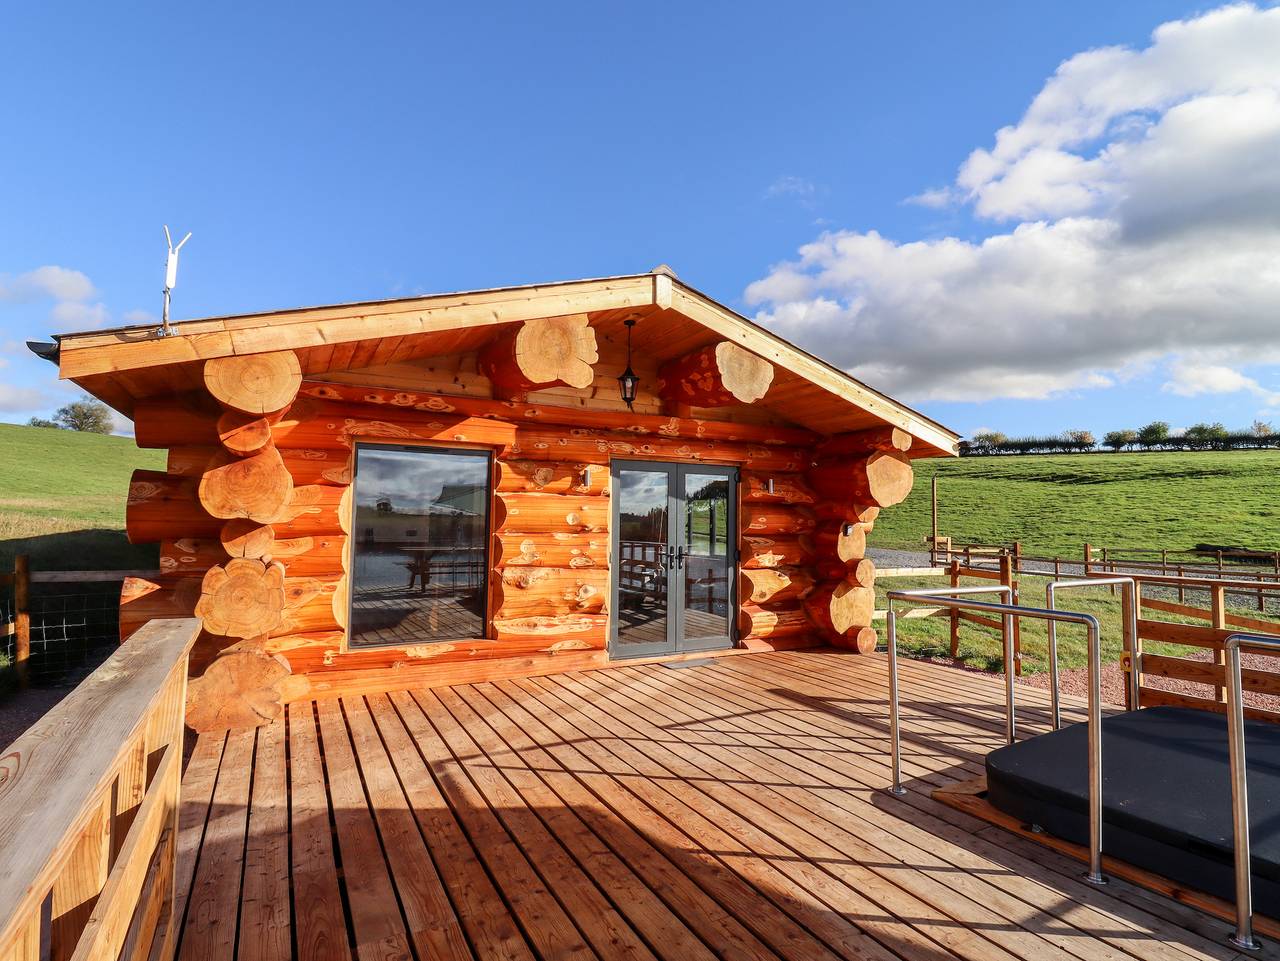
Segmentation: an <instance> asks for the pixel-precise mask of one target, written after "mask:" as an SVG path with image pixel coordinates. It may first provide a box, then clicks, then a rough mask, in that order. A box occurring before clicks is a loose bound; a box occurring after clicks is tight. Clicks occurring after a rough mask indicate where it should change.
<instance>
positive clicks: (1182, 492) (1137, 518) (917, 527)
mask: <svg viewBox="0 0 1280 961" xmlns="http://www.w3.org/2000/svg"><path fill="white" fill-rule="evenodd" d="M915 467H916V483H915V489H914V490H913V491H912V492H911V496H910V497H908V498H907V500H906V501H905V502H903V503H902V504H899V505H898V506H896V507H891V508H889V509H887V510H886V511H884V512H883V513H882V514H881V515H880V519H879V520H877V521H876V525H875V529H874V530H873V532H872V534H871V537H870V544H871V546H872V547H896V548H908V549H915V550H921V549H923V545H924V538H925V537H927V536H928V534H929V527H930V511H929V488H930V482H931V480H932V478H933V477H934V475H935V474H936V475H937V477H938V503H939V525H938V530H939V533H940V534H942V535H944V536H947V535H949V536H950V537H951V538H952V539H953V540H955V541H971V542H975V543H984V544H998V543H1011V542H1013V541H1015V540H1017V541H1021V542H1022V545H1023V551H1024V552H1025V553H1028V554H1040V555H1050V556H1051V555H1054V554H1060V555H1062V556H1063V557H1079V556H1080V552H1081V548H1082V545H1083V544H1084V542H1085V541H1089V542H1090V543H1091V544H1094V545H1096V546H1099V547H1103V546H1105V547H1111V548H1116V547H1124V548H1129V549H1132V548H1138V547H1153V548H1168V549H1170V550H1175V549H1188V548H1191V547H1193V546H1194V545H1195V544H1197V543H1201V542H1209V543H1216V544H1233V545H1240V546H1243V547H1249V548H1255V549H1259V550H1280V451H1276V450H1265V451H1230V452H1217V451H1206V452H1197V453H1187V452H1159V453H1146V454H1061V455H1056V454H1055V455H1043V456H1040V455H1030V456H1021V457H1019V456H1010V457H966V458H950V459H946V460H943V459H938V460H917V461H916V462H915Z"/></svg>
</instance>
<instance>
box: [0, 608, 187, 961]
mask: <svg viewBox="0 0 1280 961" xmlns="http://www.w3.org/2000/svg"><path fill="white" fill-rule="evenodd" d="M199 627H200V623H199V621H197V620H194V619H183V620H160V621H151V622H150V623H149V624H147V625H146V626H144V627H143V628H142V629H141V630H139V631H138V632H137V633H136V634H135V635H134V636H133V637H131V638H130V639H129V641H128V642H127V643H126V644H123V645H121V646H120V648H119V649H118V650H117V651H116V652H115V653H114V654H112V656H111V657H110V658H108V659H107V661H106V662H104V663H103V664H102V666H101V667H99V668H98V669H97V670H96V671H94V672H93V674H91V675H90V676H89V677H88V678H87V679H85V681H84V683H82V684H81V685H80V686H79V687H77V688H76V689H75V690H74V691H72V692H71V693H70V694H69V695H67V697H66V698H65V699H64V700H63V701H62V702H61V703H59V704H58V705H57V706H56V707H54V708H53V710H51V711H50V712H49V713H48V714H46V715H45V716H44V717H43V718H41V719H40V720H39V721H37V722H36V724H35V726H33V727H32V728H31V730H29V731H28V732H27V733H26V734H24V735H22V737H20V738H19V739H18V740H17V741H16V742H15V743H14V744H13V745H12V746H11V747H10V748H9V749H8V750H7V751H6V752H5V753H4V755H3V757H0V959H3V961H38V959H44V958H49V959H52V961H68V959H73V961H90V959H95V961H116V959H123V961H132V959H137V958H156V959H160V961H165V959H168V958H171V957H172V956H173V940H174V934H175V932H174V919H173V893H174V877H175V863H176V853H177V834H178V824H177V818H178V806H179V805H178V801H179V787H180V784H181V775H182V741H183V723H182V722H183V708H184V701H185V697H186V679H187V658H188V655H189V653H190V650H191V645H192V643H193V642H194V641H195V638H196V635H197V634H198V632H199Z"/></svg>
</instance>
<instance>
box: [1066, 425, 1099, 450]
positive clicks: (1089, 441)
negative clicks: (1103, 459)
mask: <svg viewBox="0 0 1280 961" xmlns="http://www.w3.org/2000/svg"><path fill="white" fill-rule="evenodd" d="M1066 438H1067V440H1069V441H1071V446H1072V447H1073V448H1075V449H1076V450H1081V451H1083V450H1092V449H1093V448H1095V447H1097V446H1098V441H1097V439H1096V438H1095V437H1094V436H1093V431H1089V430H1069V431H1067V433H1066Z"/></svg>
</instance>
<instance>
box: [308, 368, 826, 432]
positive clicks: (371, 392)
mask: <svg viewBox="0 0 1280 961" xmlns="http://www.w3.org/2000/svg"><path fill="white" fill-rule="evenodd" d="M299 394H301V395H303V396H306V397H310V398H313V399H316V400H330V401H340V402H343V403H350V404H357V405H361V406H367V407H372V408H377V409H382V410H384V411H386V410H412V411H420V412H428V413H443V414H456V415H458V416H463V417H496V418H498V419H501V420H510V421H513V422H515V423H518V424H555V425H565V426H570V427H592V428H597V429H603V430H626V431H628V432H630V433H633V434H637V435H640V436H649V435H655V434H656V435H659V436H662V437H671V438H678V437H685V438H692V439H697V440H722V441H737V442H741V443H763V444H768V445H774V444H777V445H789V446H795V447H807V446H809V445H811V444H814V443H816V442H817V441H818V440H819V439H820V438H819V436H818V435H817V434H815V433H813V432H812V431H807V430H803V429H800V428H796V427H777V426H773V425H769V424H748V423H737V422H734V421H729V420H710V419H705V418H676V417H666V416H658V415H654V414H635V413H631V412H619V411H612V410H593V409H591V408H585V407H555V406H551V405H547V404H527V403H513V402H509V401H498V400H489V399H487V398H476V397H453V396H448V395H445V394H432V393H427V392H425V391H424V392H406V391H397V390H391V389H385V388H368V387H359V386H354V385H347V384H326V383H319V382H307V383H304V384H303V385H302V388H301V390H300V391H299ZM383 416H390V415H387V414H384V415H383Z"/></svg>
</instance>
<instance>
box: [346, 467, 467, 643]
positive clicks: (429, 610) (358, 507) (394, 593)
mask: <svg viewBox="0 0 1280 961" xmlns="http://www.w3.org/2000/svg"><path fill="white" fill-rule="evenodd" d="M489 475H490V469H489V455H488V454H487V453H484V452H477V451H470V450H467V451H463V450H447V449H441V448H428V447H392V446H381V445H360V446H358V447H357V449H356V473H355V479H354V484H355V518H354V524H353V527H352V530H353V531H355V544H354V548H353V565H352V567H353V570H352V572H351V582H352V584H351V636H350V641H349V643H350V646H352V647H372V646H378V645H384V644H394V645H405V644H422V643H425V642H429V641H433V640H441V639H453V638H476V637H482V636H483V635H484V618H485V609H484V607H485V594H486V592H485V571H486V566H487V553H488V551H487V544H488V527H489V524H488V508H489Z"/></svg>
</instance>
